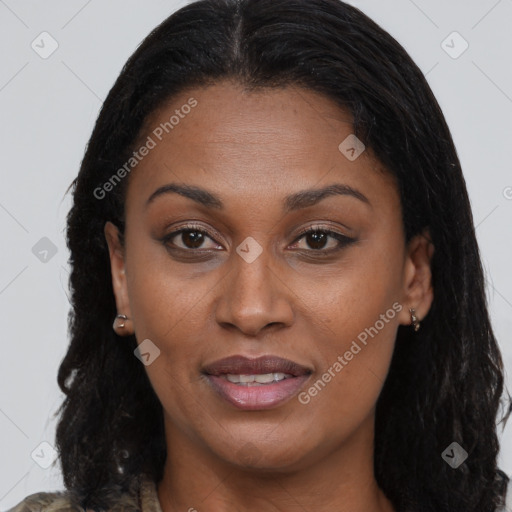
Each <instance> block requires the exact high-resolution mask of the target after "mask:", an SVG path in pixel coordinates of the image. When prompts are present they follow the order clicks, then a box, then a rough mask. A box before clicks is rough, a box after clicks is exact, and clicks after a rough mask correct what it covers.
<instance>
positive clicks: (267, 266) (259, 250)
mask: <svg viewBox="0 0 512 512" xmlns="http://www.w3.org/2000/svg"><path fill="white" fill-rule="evenodd" d="M273 257H274V256H273V251H272V250H271V249H270V248H269V247H268V246H265V247H263V246H262V245H260V244H259V243H258V242H257V241H256V240H255V239H253V238H251V237H247V238H246V239H245V240H244V241H243V242H242V243H241V244H240V245H239V246H238V247H237V248H236V251H233V254H232V255H231V258H232V261H231V262H230V265H232V268H231V271H230V272H229V274H228V275H227V276H226V279H225V283H224V287H223V290H222V296H221V297H220V304H219V305H218V308H217V312H216V316H217V321H218V322H219V323H229V324H233V325H235V326H237V327H238V328H239V329H240V330H242V331H244V332H247V333H252V334H255V333H257V332H258V331H259V330H260V329H262V328H263V327H265V325H267V324H269V323H285V324H288V323H289V322H290V321H291V319H292V317H293V310H292V307H291V304H290V303H289V298H288V296H287V294H286V292H285V287H284V285H283V283H282V282H281V280H280V279H278V278H277V277H276V276H277V275H278V272H277V268H276V265H275V264H274V262H273Z"/></svg>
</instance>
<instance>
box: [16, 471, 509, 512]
mask: <svg viewBox="0 0 512 512" xmlns="http://www.w3.org/2000/svg"><path fill="white" fill-rule="evenodd" d="M194 510H195V509H194V508H190V509H189V511H194ZM7 512H92V511H87V510H84V509H83V508H82V507H79V506H76V505H73V504H72V502H71V500H70V499H69V494H68V493H67V492H66V491H61V492H38V493H36V494H31V495H30V496H27V497H26V498H25V499H24V500H23V501H22V502H21V503H19V504H18V505H16V506H15V507H14V508H11V509H10V510H8V511H7ZM109 512H162V508H161V507H160V502H159V501H158V494H157V491H156V485H155V483H154V482H153V481H151V480H148V479H144V480H142V483H141V485H140V488H139V491H138V493H137V495H136V496H133V495H131V494H123V496H122V498H120V499H119V501H118V502H117V503H116V505H115V506H114V507H113V508H111V509H110V510H109ZM496 512H512V480H510V481H509V484H508V487H507V494H506V503H505V504H504V506H503V507H502V508H500V509H498V510H497V511H496Z"/></svg>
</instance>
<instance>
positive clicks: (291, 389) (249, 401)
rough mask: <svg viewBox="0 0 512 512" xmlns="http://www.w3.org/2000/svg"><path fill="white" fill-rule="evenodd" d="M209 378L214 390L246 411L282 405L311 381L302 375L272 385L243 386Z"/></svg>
mask: <svg viewBox="0 0 512 512" xmlns="http://www.w3.org/2000/svg"><path fill="white" fill-rule="evenodd" d="M207 377H208V381H209V382H210V384H211V385H212V387H213V389H214V390H215V391H216V392H217V393H218V394H219V395H220V396H221V397H222V398H224V399H225V400H227V401H228V402H229V403H231V404H232V405H234V406H235V407H237V408H238V409H244V410H246V411H257V410H264V409H273V408H274V407H277V406H278V405H281V404H282V403H283V402H285V401H287V400H289V399H290V398H291V397H293V396H294V395H295V394H297V392H298V391H299V389H300V388H301V387H302V385H303V384H304V383H305V382H306V381H307V380H308V379H309V375H301V376H300V377H290V378H289V379H283V380H281V381H279V382H275V383H272V384H264V385H261V386H241V385H238V384H234V383H233V382H229V381H228V380H227V379H226V378H224V377H219V376H217V375H207Z"/></svg>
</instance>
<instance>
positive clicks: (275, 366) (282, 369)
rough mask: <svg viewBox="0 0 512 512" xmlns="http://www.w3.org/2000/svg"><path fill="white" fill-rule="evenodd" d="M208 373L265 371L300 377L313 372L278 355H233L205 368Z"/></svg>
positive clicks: (223, 373)
mask: <svg viewBox="0 0 512 512" xmlns="http://www.w3.org/2000/svg"><path fill="white" fill-rule="evenodd" d="M203 371H204V373H207V374H208V375H228V374H231V375H261V374H264V373H285V374H288V375H292V376H293V377H300V376H302V375H306V374H309V373H311V370H310V369H309V368H306V367H305V366H302V365H300V364H298V363H295V362H293V361H290V360H289V359H283V358H281V357H276V356H261V357H258V358H256V359H249V358H247V357H245V356H238V355H237V356H231V357H226V358H225V359H219V360H218V361H215V362H214V363H212V364H209V365H207V366H205V367H204V368H203Z"/></svg>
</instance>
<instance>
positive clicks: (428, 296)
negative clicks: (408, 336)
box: [400, 228, 434, 325]
mask: <svg viewBox="0 0 512 512" xmlns="http://www.w3.org/2000/svg"><path fill="white" fill-rule="evenodd" d="M433 254H434V245H433V243H432V240H431V238H430V231H429V229H428V228H425V230H424V231H423V232H422V233H420V234H418V235H416V236H414V237H413V238H412V239H411V240H410V242H409V243H408V244H407V254H406V258H405V263H404V290H403V291H404V296H403V302H402V304H403V305H404V309H403V310H402V311H401V318H400V323H401V324H403V325H410V324H411V315H410V313H409V308H414V309H415V310H416V316H417V317H418V320H419V321H420V322H421V320H422V319H423V318H425V317H426V316H427V313H428V312H429V311H430V307H431V305H432V301H433V300H434V289H433V286H432V268H431V262H432V255H433Z"/></svg>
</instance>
